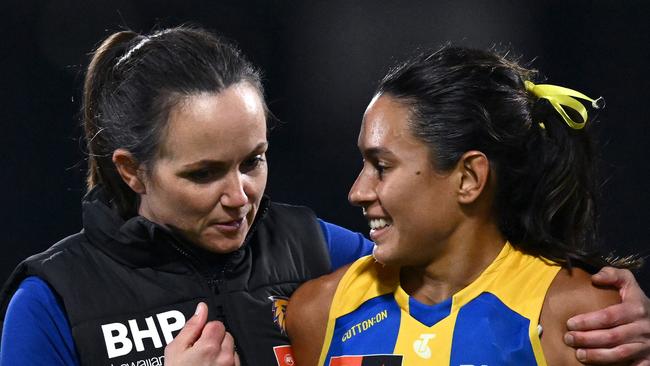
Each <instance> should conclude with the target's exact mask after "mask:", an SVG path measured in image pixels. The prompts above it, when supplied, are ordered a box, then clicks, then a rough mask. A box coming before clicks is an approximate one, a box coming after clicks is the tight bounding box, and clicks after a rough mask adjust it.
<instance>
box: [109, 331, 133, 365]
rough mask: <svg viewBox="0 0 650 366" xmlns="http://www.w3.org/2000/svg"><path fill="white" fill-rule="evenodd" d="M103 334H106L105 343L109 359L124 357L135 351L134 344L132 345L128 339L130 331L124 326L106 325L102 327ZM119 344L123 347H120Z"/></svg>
mask: <svg viewBox="0 0 650 366" xmlns="http://www.w3.org/2000/svg"><path fill="white" fill-rule="evenodd" d="M102 333H104V343H106V352H108V358H114V357H118V356H124V355H126V354H127V353H129V352H131V350H132V349H133V343H131V340H130V339H129V338H127V334H128V333H129V330H128V329H127V328H126V326H125V325H124V324H122V323H110V324H104V325H102ZM115 333H117V334H115ZM118 344H119V345H121V346H120V347H118V346H117V345H118Z"/></svg>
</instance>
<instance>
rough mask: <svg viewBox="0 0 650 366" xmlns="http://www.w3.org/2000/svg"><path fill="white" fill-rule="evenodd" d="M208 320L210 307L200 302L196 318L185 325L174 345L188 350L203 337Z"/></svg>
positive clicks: (195, 314) (193, 317) (192, 318)
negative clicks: (202, 333)
mask: <svg viewBox="0 0 650 366" xmlns="http://www.w3.org/2000/svg"><path fill="white" fill-rule="evenodd" d="M207 320H208V306H207V305H206V304H205V303H204V302H200V303H199V304H198V305H197V306H196V311H195V312H194V316H192V317H191V318H190V320H188V321H187V323H185V326H183V329H181V331H180V332H179V333H178V335H177V336H176V338H174V340H173V343H175V344H176V345H177V346H180V347H182V348H188V347H190V346H192V345H193V344H194V342H196V341H197V340H198V339H199V337H200V336H201V332H202V331H203V327H205V323H206V322H207Z"/></svg>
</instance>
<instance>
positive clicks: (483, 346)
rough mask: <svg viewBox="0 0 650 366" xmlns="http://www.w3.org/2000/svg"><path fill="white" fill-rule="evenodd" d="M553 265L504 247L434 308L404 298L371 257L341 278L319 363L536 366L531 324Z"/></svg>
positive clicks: (391, 274)
mask: <svg viewBox="0 0 650 366" xmlns="http://www.w3.org/2000/svg"><path fill="white" fill-rule="evenodd" d="M559 270H560V267H559V266H558V265H557V264H555V263H553V262H549V261H546V260H544V259H540V258H536V257H533V256H530V255H526V254H524V253H522V252H520V251H518V250H516V249H514V248H513V247H512V246H511V245H510V244H509V243H506V244H505V245H504V247H503V249H502V250H501V252H500V253H499V255H498V256H497V258H496V259H495V260H494V261H493V262H492V263H491V264H490V265H489V266H488V267H487V268H486V269H485V270H484V271H483V273H481V275H480V276H479V277H478V278H477V279H476V280H475V281H474V282H472V283H471V284H470V285H468V286H467V287H465V288H464V289H462V290H461V291H459V292H458V293H456V294H455V295H454V296H452V297H451V298H450V299H447V300H445V301H443V302H441V303H439V304H435V305H426V304H422V303H420V302H418V301H417V300H415V299H414V298H411V297H410V296H409V295H408V294H407V293H406V292H405V291H404V290H403V289H402V287H401V286H400V284H399V273H398V271H396V270H394V269H386V268H384V267H383V266H382V265H380V264H378V263H376V262H375V261H374V259H373V258H372V257H371V256H367V257H364V258H361V259H359V260H357V261H356V262H355V263H353V264H352V266H350V268H349V269H348V271H347V272H346V273H345V275H344V276H343V278H342V279H341V281H340V283H339V285H338V287H337V289H336V293H335V294H334V298H333V300H332V306H331V308H330V313H329V320H328V324H327V332H326V336H325V340H326V341H325V344H324V345H323V348H322V351H321V356H320V361H319V365H326V366H327V365H329V366H368V365H385V366H390V365H409V366H418V365H453V366H459V365H464V366H471V365H476V366H480V365H490V366H492V365H518V366H525V365H542V366H546V361H545V359H544V355H543V353H542V348H541V343H540V340H539V336H538V330H537V325H538V320H539V316H540V312H541V309H542V305H543V303H544V297H545V295H546V292H547V290H548V288H549V286H550V284H551V282H552V281H553V278H555V276H556V274H557V272H558V271H559Z"/></svg>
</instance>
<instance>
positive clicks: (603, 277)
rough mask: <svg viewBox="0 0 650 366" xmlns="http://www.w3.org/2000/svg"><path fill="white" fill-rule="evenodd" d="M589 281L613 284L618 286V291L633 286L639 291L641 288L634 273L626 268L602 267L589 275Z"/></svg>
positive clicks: (596, 283) (597, 283) (606, 284)
mask: <svg viewBox="0 0 650 366" xmlns="http://www.w3.org/2000/svg"><path fill="white" fill-rule="evenodd" d="M591 281H592V282H593V283H594V284H595V285H601V286H614V287H616V288H618V289H619V291H620V290H624V289H628V288H635V287H636V288H638V289H639V291H640V290H641V289H640V288H639V285H638V284H637V282H636V279H635V278H634V275H633V274H632V272H630V271H629V270H627V269H618V268H613V267H603V268H602V269H601V270H600V271H599V272H598V273H596V274H594V275H593V276H591ZM621 295H622V294H621Z"/></svg>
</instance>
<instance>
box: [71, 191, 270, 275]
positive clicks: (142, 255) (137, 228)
mask: <svg viewBox="0 0 650 366" xmlns="http://www.w3.org/2000/svg"><path fill="white" fill-rule="evenodd" d="M269 206H270V199H269V198H268V197H267V196H264V197H263V199H262V202H261V203H260V209H259V210H258V213H257V215H256V217H255V220H254V221H253V225H252V226H251V228H250V230H249V232H248V234H247V236H246V239H245V240H244V243H243V244H242V246H241V247H240V248H239V249H238V250H236V251H234V252H231V253H226V254H215V253H211V252H208V251H206V250H203V249H200V248H198V247H196V246H195V245H192V244H190V243H188V242H187V241H186V240H184V239H183V238H182V236H181V235H180V234H179V233H178V232H176V231H175V230H173V229H171V228H169V227H166V226H164V225H160V224H157V223H154V222H152V221H149V220H147V219H146V218H144V217H142V216H135V217H132V218H130V219H127V220H125V219H123V218H122V217H121V216H120V215H119V213H118V212H117V210H116V209H114V208H113V207H112V206H111V204H110V200H109V197H108V196H107V194H106V192H105V191H104V189H103V187H101V186H96V187H95V188H93V189H92V190H91V191H90V192H88V194H87V195H86V196H85V197H84V199H83V202H82V215H83V232H84V234H85V235H86V237H87V238H88V241H89V242H90V244H91V245H93V246H95V247H97V248H98V249H100V250H101V251H103V252H105V253H107V254H108V255H110V256H111V257H113V258H114V259H115V260H117V261H119V262H121V263H123V264H125V265H127V266H129V267H145V266H156V265H164V264H166V263H172V262H175V261H177V260H178V257H179V255H180V256H183V257H186V259H188V260H190V261H191V262H193V264H194V265H195V266H196V267H197V268H198V269H199V270H201V269H206V270H208V269H210V271H214V270H215V268H217V269H218V268H220V267H222V266H223V265H225V264H227V263H232V262H233V261H234V262H236V261H237V260H238V259H240V258H241V257H242V252H243V250H244V248H245V246H246V245H247V244H248V242H249V241H250V239H251V237H252V236H253V234H254V233H255V231H256V230H257V227H258V226H259V224H260V223H261V222H263V221H264V218H265V216H266V213H267V211H268V208H269ZM215 265H216V266H215Z"/></svg>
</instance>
